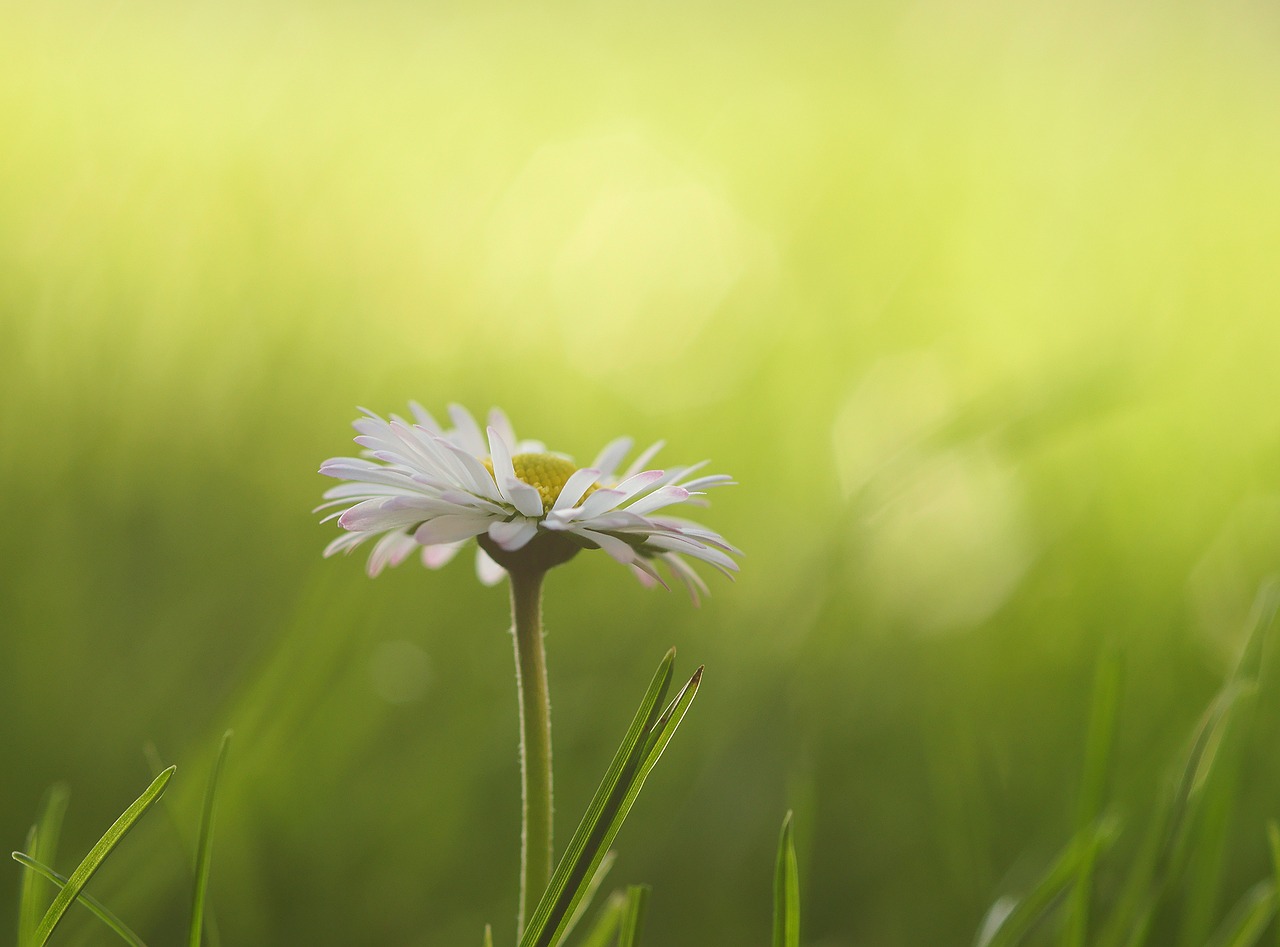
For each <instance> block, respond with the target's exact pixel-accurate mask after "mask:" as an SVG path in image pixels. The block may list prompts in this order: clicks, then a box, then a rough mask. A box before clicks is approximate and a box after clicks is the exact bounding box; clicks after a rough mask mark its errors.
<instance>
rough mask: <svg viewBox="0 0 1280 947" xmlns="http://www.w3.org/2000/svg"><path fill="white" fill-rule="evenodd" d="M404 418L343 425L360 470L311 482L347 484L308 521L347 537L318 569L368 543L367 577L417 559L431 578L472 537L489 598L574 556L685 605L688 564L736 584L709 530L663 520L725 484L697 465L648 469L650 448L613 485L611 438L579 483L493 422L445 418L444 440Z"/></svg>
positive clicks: (458, 414) (341, 470)
mask: <svg viewBox="0 0 1280 947" xmlns="http://www.w3.org/2000/svg"><path fill="white" fill-rule="evenodd" d="M409 407H410V411H411V412H412V415H413V421H412V422H410V421H407V420H405V419H404V418H401V417H399V416H397V415H394V414H393V415H392V416H391V418H390V420H384V419H383V418H382V417H380V416H378V415H376V414H374V413H373V412H370V411H364V415H365V416H364V417H362V418H359V419H357V420H356V421H355V422H354V423H353V427H355V429H356V432H357V435H358V436H357V437H356V438H355V441H356V443H357V444H359V445H360V446H361V447H362V448H363V450H362V451H361V456H360V457H337V458H333V459H331V460H327V461H325V462H324V464H323V465H321V467H320V473H322V474H324V475H326V476H329V477H334V478H336V479H338V480H342V481H345V482H344V483H341V484H339V485H338V486H336V487H333V488H332V489H330V490H328V491H327V492H326V493H325V494H324V499H325V500H326V501H327V502H325V503H324V504H323V505H321V506H320V507H318V508H317V509H318V510H325V509H332V510H333V512H331V513H330V514H329V515H328V516H327V517H326V518H325V521H326V522H327V521H328V520H330V519H337V521H338V525H339V526H341V527H342V528H343V529H345V530H346V532H345V533H343V534H342V535H341V536H339V537H338V538H337V539H335V540H334V541H333V542H331V543H329V545H328V546H327V547H326V549H325V555H326V556H331V555H334V554H335V553H339V552H343V553H349V552H350V551H351V550H352V549H355V548H356V547H357V546H360V545H362V544H363V543H365V542H366V541H369V540H376V541H375V542H374V545H373V549H372V551H371V552H370V554H369V562H368V571H369V574H370V575H377V574H378V573H380V572H381V571H382V570H383V569H384V568H385V567H387V566H389V565H392V566H394V565H398V564H399V563H401V562H403V561H404V560H405V559H406V558H408V557H409V555H410V554H411V553H413V552H414V551H415V550H418V549H420V550H421V553H420V555H421V557H422V562H423V564H424V565H426V566H427V567H429V568H433V569H434V568H439V567H440V566H442V565H444V564H445V563H446V562H448V561H449V560H450V559H452V558H453V557H454V556H455V555H456V554H457V552H458V550H459V549H460V548H461V547H462V546H463V545H464V544H465V543H466V542H467V541H469V540H470V539H471V538H472V537H475V538H476V539H477V545H478V549H477V561H476V571H477V574H478V575H479V577H480V579H481V581H483V582H484V583H485V584H488V585H492V584H494V583H496V582H498V581H500V580H501V579H502V578H503V576H504V575H506V574H507V572H508V571H511V570H526V569H528V570H535V571H538V572H543V571H545V570H546V569H547V568H550V567H551V566H554V565H558V564H559V563H561V562H565V561H567V560H568V559H569V558H571V557H572V556H573V555H575V554H576V553H577V552H578V551H579V550H581V549H603V550H604V551H605V552H606V553H607V554H608V555H609V556H611V557H612V558H613V559H615V560H617V561H618V562H620V563H622V564H624V565H626V566H628V567H629V568H630V569H631V571H632V572H633V573H634V574H635V575H636V576H637V577H638V578H639V579H640V580H641V581H642V582H643V583H645V584H646V585H654V584H662V585H664V586H665V584H666V583H665V582H663V580H662V578H661V576H660V575H659V573H658V570H657V568H656V566H657V564H658V563H662V564H663V566H664V567H665V568H666V569H667V570H668V571H669V572H670V573H671V574H672V575H674V576H675V577H676V578H677V579H679V580H680V582H681V583H683V584H684V585H685V587H686V588H687V589H688V590H689V593H690V595H691V596H692V597H693V600H694V602H695V603H697V602H698V601H699V594H700V593H705V592H706V591H707V587H706V584H705V583H704V582H703V580H702V578H701V577H700V576H699V575H698V574H697V573H696V572H695V571H694V570H693V567H692V566H690V565H689V563H688V562H687V561H686V558H688V559H696V560H701V561H702V562H705V563H708V564H709V565H711V566H712V567H714V568H716V569H718V570H720V571H721V572H724V573H725V574H726V575H728V574H730V573H731V572H734V571H737V568H738V566H737V563H735V562H734V560H733V558H732V556H733V555H740V554H741V553H740V551H739V550H737V549H735V548H734V547H733V546H731V545H730V544H729V543H728V542H726V541H725V539H724V538H723V537H722V536H720V534H718V533H716V532H714V531H713V530H711V529H709V528H707V527H706V526H703V525H701V524H699V523H697V522H694V521H692V520H689V519H685V518H683V517H680V516H675V515H671V514H672V512H673V511H674V510H677V509H678V508H680V507H688V506H705V505H706V501H705V499H704V495H705V491H706V490H707V488H709V487H714V486H721V485H724V484H729V483H732V482H733V481H732V479H731V478H730V477H728V476H726V475H724V474H701V473H700V472H701V470H702V468H703V467H704V466H705V464H706V462H705V461H703V462H702V463H698V464H693V465H692V466H687V467H671V468H667V469H665V470H658V469H651V468H649V467H648V466H647V465H648V464H649V463H650V461H651V460H652V459H653V457H654V455H655V454H657V452H658V451H659V450H660V449H661V447H662V446H663V443H662V442H661V441H659V442H658V443H656V444H654V445H653V446H652V447H650V448H649V449H648V450H645V451H643V452H642V453H641V454H640V455H639V456H638V457H636V458H635V460H634V461H633V462H632V463H631V464H630V465H628V466H627V467H626V468H625V469H622V470H621V471H620V468H621V466H622V463H623V460H624V459H625V457H626V456H627V454H629V453H630V451H631V448H632V444H633V442H632V440H631V439H630V438H627V437H620V438H618V439H616V440H614V441H612V442H610V443H609V444H607V445H606V446H605V448H604V449H603V450H602V451H601V452H600V454H599V456H598V457H596V459H595V461H594V462H593V463H592V464H591V465H590V466H588V467H584V468H581V469H579V468H578V467H577V466H576V465H575V464H574V463H573V461H572V460H571V459H570V458H569V457H568V456H566V455H564V454H558V453H551V452H548V451H547V449H546V447H545V445H543V444H542V443H541V442H539V441H530V440H520V439H518V438H517V437H516V434H515V431H514V429H513V428H512V426H511V422H510V421H509V420H508V419H507V416H506V415H505V414H504V413H503V412H502V411H500V410H498V409H496V408H495V409H493V410H492V411H490V413H489V418H488V426H487V428H486V430H485V431H483V432H482V431H481V429H480V425H479V424H478V423H477V422H476V420H475V418H474V417H472V415H471V414H470V413H469V412H468V411H467V410H466V409H465V408H463V407H461V406H460V405H450V407H449V420H450V422H451V423H452V426H451V427H448V428H446V427H444V426H443V425H441V424H440V423H438V422H437V421H436V419H435V418H434V417H432V416H431V414H430V413H429V412H428V411H427V410H426V409H425V408H423V407H422V406H421V405H419V404H417V403H416V402H411V403H410V405H409ZM362 410H363V409H362Z"/></svg>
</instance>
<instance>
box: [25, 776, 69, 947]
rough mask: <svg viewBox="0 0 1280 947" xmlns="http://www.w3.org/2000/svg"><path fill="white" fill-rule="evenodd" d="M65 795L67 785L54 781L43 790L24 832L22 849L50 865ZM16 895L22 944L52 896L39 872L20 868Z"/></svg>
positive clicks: (30, 937)
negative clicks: (33, 821) (32, 822)
mask: <svg viewBox="0 0 1280 947" xmlns="http://www.w3.org/2000/svg"><path fill="white" fill-rule="evenodd" d="M69 798H70V795H69V793H68V791H67V787H66V786H65V785H64V784H62V783H58V784H55V785H54V786H52V787H50V789H49V791H48V792H47V793H45V797H44V802H43V803H42V804H41V806H40V814H39V815H38V816H37V817H36V824H35V825H33V826H32V827H31V832H30V833H28V835H27V845H26V850H27V852H29V853H30V855H31V857H32V858H34V859H36V860H37V861H41V862H44V863H45V864H47V865H52V864H54V863H55V862H56V861H57V860H58V841H59V840H60V838H61V836H62V820H63V818H64V817H65V816H66V814H67V800H68V799H69ZM46 896H48V897H46ZM18 898H19V900H18V945H19V947H26V945H28V944H31V943H33V942H34V938H35V933H36V928H37V927H38V926H39V925H40V917H41V915H42V914H43V913H44V905H45V904H47V903H48V900H50V899H51V898H52V892H51V891H50V889H49V887H48V885H47V884H46V883H45V882H44V881H43V880H42V878H41V876H40V875H39V874H32V873H31V872H29V871H24V872H23V873H22V885H21V887H20V889H19V896H18Z"/></svg>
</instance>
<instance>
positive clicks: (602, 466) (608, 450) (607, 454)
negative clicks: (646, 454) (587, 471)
mask: <svg viewBox="0 0 1280 947" xmlns="http://www.w3.org/2000/svg"><path fill="white" fill-rule="evenodd" d="M633 443H634V442H633V441H632V440H631V438H629V437H619V438H615V439H614V440H612V441H610V442H609V443H608V444H606V445H605V446H604V449H603V450H602V451H600V456H598V457H597V458H596V459H595V462H594V463H592V464H591V466H592V467H595V468H596V469H597V470H599V471H600V476H601V478H602V479H605V480H612V479H613V472H614V471H615V470H617V469H618V464H620V463H622V458H623V457H626V456H627V451H629V450H631V445H632V444H633Z"/></svg>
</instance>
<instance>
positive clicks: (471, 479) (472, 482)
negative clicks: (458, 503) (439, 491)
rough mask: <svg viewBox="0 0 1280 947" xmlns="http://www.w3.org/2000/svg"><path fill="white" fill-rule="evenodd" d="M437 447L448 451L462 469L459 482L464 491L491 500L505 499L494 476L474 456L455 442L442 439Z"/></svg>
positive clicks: (438, 441) (437, 442) (437, 443)
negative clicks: (494, 480) (466, 490)
mask: <svg viewBox="0 0 1280 947" xmlns="http://www.w3.org/2000/svg"><path fill="white" fill-rule="evenodd" d="M436 446H438V447H440V448H442V449H444V450H446V451H448V452H449V454H450V456H451V457H452V458H453V460H454V461H455V462H456V463H457V464H458V465H459V467H460V468H461V470H462V478H461V479H460V481H459V482H460V485H461V486H462V487H463V488H464V489H468V490H470V491H471V492H472V493H475V494H477V495H479V496H482V497H485V498H486V499H489V500H501V499H502V498H503V497H502V494H501V493H499V492H498V485H497V484H496V483H494V482H493V476H492V475H491V474H490V473H489V471H488V470H487V469H486V468H485V466H484V464H482V463H480V461H479V460H477V459H476V457H475V455H474V454H469V453H467V451H465V450H464V449H463V448H461V447H459V446H458V445H457V444H455V443H453V441H447V440H443V439H440V440H437V441H436Z"/></svg>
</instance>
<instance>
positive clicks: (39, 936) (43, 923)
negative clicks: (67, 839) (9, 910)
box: [34, 766, 178, 947]
mask: <svg viewBox="0 0 1280 947" xmlns="http://www.w3.org/2000/svg"><path fill="white" fill-rule="evenodd" d="M177 768H178V767H176V766H170V767H169V768H168V769H166V770H165V771H164V772H163V773H161V774H160V775H159V776H157V777H156V778H155V779H154V780H152V782H151V785H150V786H148V787H147V788H146V790H145V791H144V792H143V793H142V795H141V796H139V797H138V798H137V799H135V800H134V801H133V802H132V803H131V804H130V805H129V808H127V809H125V810H124V812H123V813H122V814H121V815H120V818H118V819H116V821H115V822H114V823H113V824H112V825H111V828H109V829H107V831H106V833H105V834H104V835H103V836H102V838H100V839H98V842H97V844H96V845H94V846H93V848H91V849H90V850H89V854H88V855H86V856H85V857H84V860H83V861H81V862H80V864H79V865H78V866H77V867H76V870H75V871H73V872H72V873H71V877H70V878H68V879H67V883H66V885H65V886H64V887H63V889H62V890H61V891H59V892H58V896H57V897H55V898H54V899H53V904H51V905H49V910H48V911H46V912H45V914H44V917H43V918H41V920H40V925H39V927H37V928H36V932H35V939H34V942H35V947H44V944H45V942H46V941H48V939H49V935H51V934H52V933H53V931H54V928H56V927H57V926H58V923H59V922H60V921H61V920H62V918H63V916H64V915H65V914H66V913H67V908H69V907H70V906H71V902H72V901H74V900H75V899H76V898H77V897H79V895H80V889H81V888H83V887H84V886H85V884H87V883H88V881H89V879H90V878H92V877H93V873H94V872H96V871H97V870H98V868H99V867H100V866H101V865H102V863H103V862H104V861H105V860H106V858H107V856H108V855H110V854H111V851H112V849H114V848H115V847H116V846H117V845H118V844H120V840H121V839H123V838H124V837H125V835H126V834H127V833H128V831H129V830H130V829H131V828H133V826H134V824H135V823H136V822H137V821H138V819H140V818H141V817H142V815H143V814H144V813H145V812H146V811H147V810H148V809H150V808H151V807H152V806H153V805H154V804H155V802H156V800H157V799H159V798H160V797H161V796H162V795H164V789H165V786H166V785H168V783H169V780H170V779H171V778H172V777H173V773H174V771H175V770H176V769H177Z"/></svg>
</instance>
